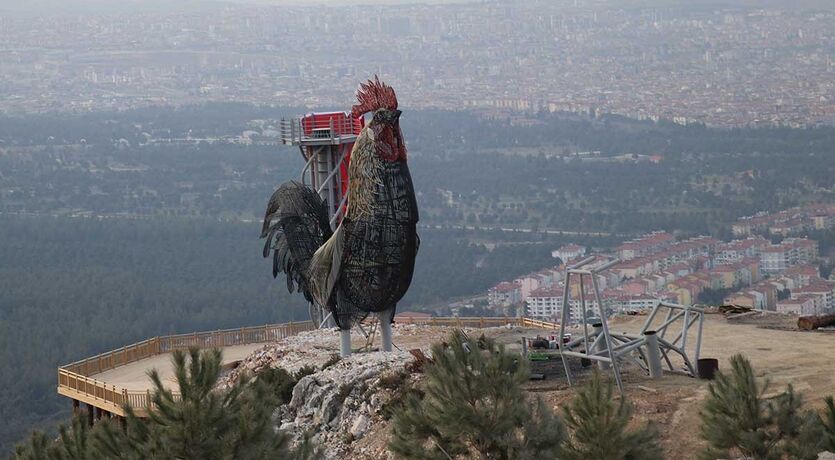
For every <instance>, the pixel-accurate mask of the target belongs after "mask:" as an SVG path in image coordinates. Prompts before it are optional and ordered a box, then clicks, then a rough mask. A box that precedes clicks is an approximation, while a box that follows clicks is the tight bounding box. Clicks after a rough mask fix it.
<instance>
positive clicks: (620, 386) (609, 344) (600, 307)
mask: <svg viewBox="0 0 835 460" xmlns="http://www.w3.org/2000/svg"><path fill="white" fill-rule="evenodd" d="M591 284H592V286H594V296H595V298H597V308H598V310H600V322H601V323H602V324H603V336H604V337H606V350H608V351H609V357H610V358H611V359H612V373H614V374H615V382H617V384H618V390H620V394H621V395H623V393H624V391H623V382H622V381H621V379H620V369H619V366H618V360H617V358H616V357H615V355H614V354H613V353H612V337H611V336H610V335H609V325H608V321H607V320H606V312H605V311H604V310H603V299H601V298H600V289H599V288H598V287H597V278H596V277H594V276H592V277H591Z"/></svg>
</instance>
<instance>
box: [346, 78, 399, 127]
mask: <svg viewBox="0 0 835 460" xmlns="http://www.w3.org/2000/svg"><path fill="white" fill-rule="evenodd" d="M357 102H358V104H356V105H355V106H353V107H351V114H352V115H353V116H355V117H357V116H360V115H363V114H366V113H368V112H373V111H375V110H377V109H388V110H395V109H397V95H396V94H394V88H392V87H391V86H389V85H387V84H385V83H381V82H380V78H379V77H377V76H376V75H374V80H368V82H367V83H360V88H359V90H357Z"/></svg>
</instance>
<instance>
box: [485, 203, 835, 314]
mask: <svg viewBox="0 0 835 460" xmlns="http://www.w3.org/2000/svg"><path fill="white" fill-rule="evenodd" d="M752 220H756V221H758V222H771V223H773V225H771V226H768V225H760V226H755V227H754V229H753V231H752V230H751V226H750V223H751V221H752ZM782 222H792V223H793V227H792V229H791V231H787V230H786V227H785V226H784V225H781V224H780V223H782ZM833 226H835V206H832V205H810V206H805V207H802V208H793V209H789V210H785V211H781V212H778V213H774V214H768V213H761V214H760V215H758V216H756V217H744V218H740V219H739V220H738V221H737V222H736V223H735V224H734V225H733V228H734V233H735V234H736V235H738V236H746V238H744V239H734V240H731V241H728V242H723V241H720V240H717V239H715V238H711V237H708V236H700V237H693V238H689V239H686V240H682V241H677V240H676V238H675V237H674V236H673V235H672V234H670V233H668V232H664V231H657V232H652V233H649V234H646V235H642V236H640V237H638V238H635V239H633V240H629V241H626V242H624V243H623V244H621V245H619V246H617V247H616V248H615V249H614V251H612V252H607V253H599V254H591V253H587V248H586V247H584V246H581V245H577V244H567V245H564V246H561V247H560V248H558V249H556V250H554V251H553V252H552V256H553V257H554V258H555V259H558V260H559V262H560V263H559V264H558V265H556V266H554V267H553V268H546V269H543V270H540V271H537V272H534V273H530V274H528V275H524V276H521V277H518V278H516V279H514V280H513V281H504V282H501V283H499V284H497V285H496V286H494V287H493V288H491V289H490V290H489V291H488V301H489V304H490V306H491V307H492V308H493V309H495V310H497V311H507V309H508V308H512V307H517V306H518V307H520V308H522V309H523V310H524V314H525V315H527V316H531V317H534V318H539V319H545V320H559V319H560V317H561V315H562V309H563V303H564V299H565V297H564V295H565V290H566V287H565V282H564V277H565V270H566V266H571V265H574V264H577V263H578V262H580V261H581V260H584V259H587V258H588V257H590V258H591V259H592V260H591V261H590V262H591V264H590V265H589V266H590V267H592V268H593V267H594V266H604V265H606V268H605V269H602V270H600V271H599V272H597V273H596V278H597V284H598V286H599V289H600V297H601V300H602V301H603V303H604V306H605V307H606V309H607V310H608V311H611V312H612V313H630V312H631V313H635V312H641V311H646V310H648V309H651V308H653V307H654V306H655V305H657V304H658V303H659V302H663V301H666V302H673V303H678V304H684V305H692V304H698V303H708V304H716V303H725V304H731V305H735V306H742V307H746V308H750V309H753V310H765V311H772V312H777V313H787V314H795V315H820V314H823V313H828V312H831V311H832V310H833V308H835V280H833V279H825V278H827V277H829V276H830V274H829V273H825V274H822V273H821V270H820V267H819V262H820V253H819V247H818V242H817V241H815V240H812V239H808V238H796V237H793V236H790V235H794V234H796V233H798V232H803V231H815V230H827V229H830V228H832V227H833ZM765 236H769V237H774V236H777V237H786V238H783V239H781V240H780V241H779V242H777V243H774V242H772V241H771V240H769V239H767V238H766V237H765ZM821 275H823V277H822V276H821ZM584 292H585V296H584V297H585V302H586V303H585V307H586V309H588V310H592V311H597V300H596V296H595V292H594V290H593V289H592V287H591V286H588V285H586V286H585V288H584ZM582 307H583V304H582V300H581V296H580V285H579V284H577V283H576V282H575V283H572V284H571V286H570V287H569V308H570V318H571V319H572V320H573V321H574V322H577V321H578V320H579V319H581V318H582V317H583V312H582Z"/></svg>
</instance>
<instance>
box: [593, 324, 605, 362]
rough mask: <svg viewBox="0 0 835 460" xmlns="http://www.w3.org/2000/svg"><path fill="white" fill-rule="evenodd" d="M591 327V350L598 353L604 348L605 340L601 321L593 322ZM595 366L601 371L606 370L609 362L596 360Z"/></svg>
mask: <svg viewBox="0 0 835 460" xmlns="http://www.w3.org/2000/svg"><path fill="white" fill-rule="evenodd" d="M592 327H593V328H594V343H593V344H592V347H591V352H592V353H594V354H598V352H601V351H603V350H606V342H605V341H604V336H603V323H594V324H593V325H592ZM597 367H598V369H600V370H601V371H608V370H609V363H607V362H606V361H598V362H597Z"/></svg>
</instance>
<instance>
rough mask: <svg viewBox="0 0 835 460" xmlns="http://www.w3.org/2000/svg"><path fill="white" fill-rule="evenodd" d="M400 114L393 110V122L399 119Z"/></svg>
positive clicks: (398, 111)
mask: <svg viewBox="0 0 835 460" xmlns="http://www.w3.org/2000/svg"><path fill="white" fill-rule="evenodd" d="M401 113H403V112H401V111H400V110H395V111H394V119H395V120H397V119H399V118H400V114H401Z"/></svg>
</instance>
